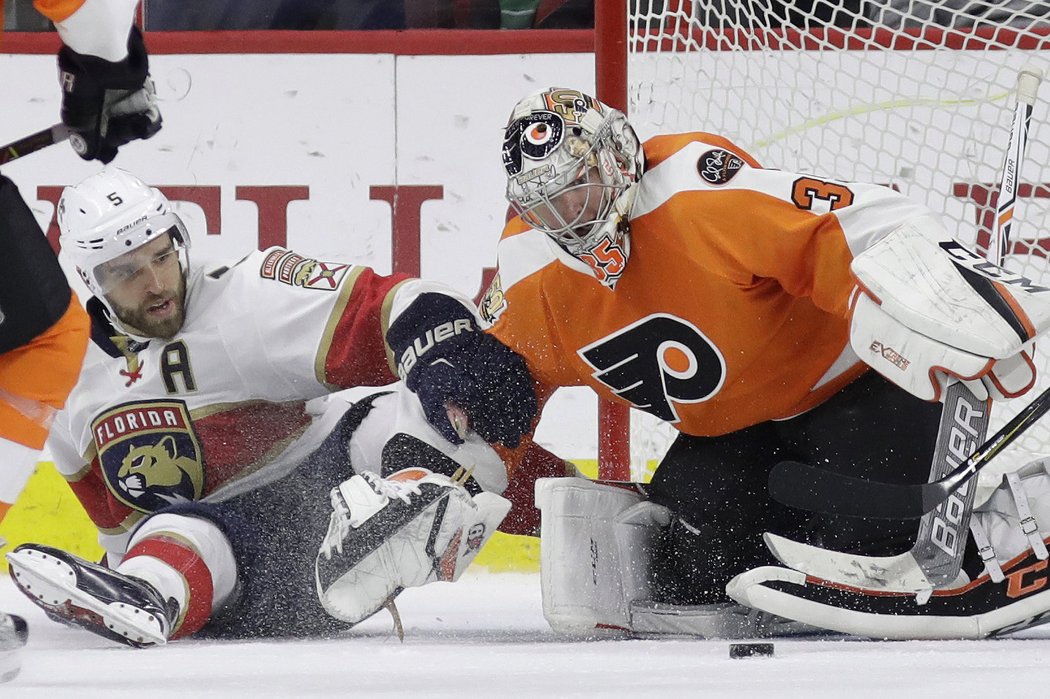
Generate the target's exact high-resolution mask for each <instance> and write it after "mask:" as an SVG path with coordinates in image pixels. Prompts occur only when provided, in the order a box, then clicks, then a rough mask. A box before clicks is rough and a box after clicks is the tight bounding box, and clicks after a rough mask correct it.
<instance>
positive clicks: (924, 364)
mask: <svg viewBox="0 0 1050 699" xmlns="http://www.w3.org/2000/svg"><path fill="white" fill-rule="evenodd" d="M943 236H944V231H943V229H942V228H941V227H940V224H938V223H937V221H935V220H933V219H932V218H926V217H924V218H920V219H917V220H916V221H914V222H911V223H908V224H905V225H903V226H901V227H900V228H898V229H896V230H894V231H893V232H891V233H890V234H889V235H887V236H886V237H885V238H883V239H882V240H881V241H879V242H878V243H876V244H874V245H872V246H871V247H870V248H868V249H866V250H865V251H864V252H862V253H860V254H859V255H857V257H856V258H855V259H854V260H853V263H852V265H851V267H850V269H851V271H852V272H853V274H854V275H855V276H856V278H857V280H858V282H859V284H860V288H859V291H858V292H856V293H855V294H854V297H853V299H852V302H851V310H852V314H853V315H852V321H851V323H850V344H851V345H852V347H853V350H854V351H855V352H856V353H857V355H858V356H859V357H860V358H861V359H862V360H863V361H864V362H865V363H867V364H868V365H869V366H871V367H872V368H874V369H875V370H876V371H878V372H879V373H880V374H882V375H883V376H885V377H886V378H888V379H889V380H890V381H892V382H894V383H895V384H897V385H898V386H900V387H901V388H903V389H904V390H906V391H908V392H909V393H911V394H913V395H915V396H918V397H919V398H922V399H924V400H929V401H936V400H940V399H941V396H942V395H943V393H944V389H945V386H946V383H947V381H948V378H949V376H955V377H957V378H959V379H960V380H962V381H964V382H965V383H966V384H967V386H968V387H969V388H970V390H971V391H972V392H973V394H974V396H975V397H976V398H977V399H978V400H984V399H987V398H992V399H995V400H1001V399H1007V398H1015V397H1017V396H1020V395H1022V394H1024V393H1025V392H1027V391H1028V390H1029V389H1030V388H1031V387H1032V386H1033V385H1034V384H1035V374H1036V370H1035V365H1034V364H1033V362H1032V341H1033V340H1034V339H1035V337H1036V336H1037V335H1040V334H1042V333H1043V332H1044V331H1045V330H1046V329H1047V328H1048V327H1050V289H1048V288H1046V287H1043V286H1039V285H1036V284H1034V283H1033V282H1032V281H1031V280H1029V279H1027V278H1025V277H1022V276H1020V275H1017V274H1014V273H1012V272H1009V271H1007V270H1005V269H1003V268H1002V267H999V266H997V265H994V264H992V263H991V262H988V261H987V260H985V259H984V258H983V257H981V256H980V255H977V254H976V253H974V252H971V251H969V250H967V249H966V248H964V247H963V246H961V245H959V244H958V243H956V242H955V241H951V240H935V239H939V238H941V237H943Z"/></svg>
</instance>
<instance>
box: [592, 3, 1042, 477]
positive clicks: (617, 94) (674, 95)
mask: <svg viewBox="0 0 1050 699" xmlns="http://www.w3.org/2000/svg"><path fill="white" fill-rule="evenodd" d="M596 5H597V6H598V7H599V8H600V10H599V11H598V12H597V25H596V33H595V53H596V70H597V78H598V83H597V84H598V89H599V95H598V96H599V98H600V99H604V100H606V101H608V102H610V103H611V104H613V105H615V106H622V107H624V108H626V110H627V112H628V115H629V117H630V119H631V122H632V123H633V124H634V125H635V128H636V129H637V130H638V132H639V135H640V136H641V137H642V139H643V140H644V139H646V138H649V137H651V136H653V135H655V134H658V133H672V132H680V131H691V130H704V131H710V132H715V133H719V134H720V135H723V136H726V137H728V138H729V139H730V140H732V141H734V142H735V143H737V144H738V145H739V146H740V147H742V148H744V149H745V150H747V151H749V152H750V153H751V154H752V155H754V156H755V157H756V158H757V159H758V161H759V162H761V163H763V164H764V165H766V166H768V167H776V168H784V169H790V170H794V171H801V172H814V173H820V174H822V175H828V176H832V177H835V178H839V179H843V180H855V181H867V182H876V183H880V184H884V185H886V186H891V187H894V188H896V189H899V190H901V191H903V192H904V193H906V194H908V195H909V196H911V197H913V198H915V199H918V200H920V201H923V202H925V203H926V204H927V205H928V206H929V207H930V208H931V209H933V210H934V211H937V212H939V213H941V214H942V215H943V217H944V222H945V224H946V226H947V227H948V229H949V231H951V232H952V233H953V235H955V237H956V238H957V239H958V240H960V241H961V242H963V243H964V244H966V245H970V246H976V247H978V248H981V247H984V246H986V245H987V244H988V240H989V232H990V230H991V226H992V221H993V219H994V215H995V204H996V199H997V192H998V184H997V183H998V182H999V178H1000V170H1001V168H1002V164H1003V159H1004V154H1005V150H1006V147H1007V141H1008V136H1009V132H1010V125H1011V119H1012V112H1013V105H1014V100H1015V96H1014V89H1015V85H1016V81H1017V76H1018V73H1019V72H1020V71H1021V70H1022V69H1025V68H1034V69H1036V70H1041V71H1043V72H1044V73H1047V72H1048V69H1050V7H1045V5H1046V4H1045V3H1035V2H1033V3H1029V4H1027V5H1026V4H1025V3H1010V4H1009V5H1010V6H1011V7H1013V6H1017V5H1021V6H1022V7H1021V9H1017V10H1012V11H1007V10H1002V9H998V8H992V9H989V7H988V6H987V5H988V4H986V3H976V4H972V3H971V5H972V6H974V7H976V6H977V5H984V6H985V7H983V8H979V9H977V10H975V11H976V12H983V13H985V14H983V15H981V16H973V15H968V14H965V13H963V12H961V11H949V10H947V9H945V8H944V7H943V6H941V7H938V8H937V11H936V12H933V11H932V10H931V9H930V8H932V5H930V4H929V3H925V4H924V3H922V2H918V1H917V2H913V3H898V2H895V0H885V1H884V2H880V3H877V5H878V7H877V8H876V7H874V6H875V5H876V3H862V2H850V0H808V1H805V2H794V3H782V5H783V6H784V8H790V9H783V8H782V9H779V10H777V11H773V10H770V9H769V8H770V7H771V4H770V3H768V2H759V1H758V0H603V1H602V2H600V3H596ZM898 5H900V6H907V7H910V8H912V10H911V11H910V13H909V12H906V11H903V10H900V11H898V10H895V9H893V8H894V7H896V6H898ZM924 5H925V9H924V7H923V6H924ZM851 6H855V7H860V8H864V9H866V10H867V14H866V15H865V14H861V13H860V12H859V11H852V12H851V11H850V10H849V9H848V8H850V7H851ZM916 8H917V9H916ZM778 12H779V13H780V15H779V16H778V15H777V13H778ZM785 20H787V21H785ZM1048 90H1050V88H1047V87H1046V86H1044V87H1043V93H1044V94H1043V96H1042V97H1043V99H1042V100H1037V102H1036V105H1035V110H1034V114H1033V117H1032V125H1031V133H1030V139H1029V147H1028V156H1027V158H1026V159H1025V160H1024V163H1023V166H1022V168H1021V171H1020V177H1019V186H1018V188H1017V195H1018V202H1017V207H1016V219H1017V223H1016V228H1015V232H1014V239H1013V243H1012V246H1011V249H1010V250H1009V255H1008V256H1007V257H1006V260H1005V266H1006V267H1007V268H1009V269H1011V270H1013V271H1016V272H1019V273H1021V274H1024V275H1025V276H1027V277H1029V278H1031V279H1033V280H1034V281H1037V282H1039V281H1042V282H1047V283H1050V273H1048V272H1047V257H1048V256H1050V128H1047V126H1046V125H1045V123H1044V122H1045V121H1046V120H1047V116H1048V110H1047V104H1048V103H1050V91H1048ZM1044 344H1045V343H1044ZM1040 350H1041V352H1040V354H1042V355H1043V356H1042V358H1041V359H1040V372H1041V379H1040V382H1039V385H1040V386H1044V385H1046V384H1047V383H1050V379H1048V376H1050V364H1048V363H1047V359H1046V355H1047V352H1046V350H1045V348H1040ZM1026 400H1027V399H1026V398H1021V399H1019V402H1018V404H1017V405H1015V406H1011V405H1007V406H1006V407H1005V408H1004V407H1001V406H997V407H996V408H995V410H993V417H992V420H993V425H992V429H995V428H996V426H997V425H998V424H1001V423H1002V422H1003V421H1005V419H1006V418H1007V417H1009V415H1011V414H1012V413H1013V412H1015V411H1016V409H1018V408H1019V407H1021V405H1023V403H1024V402H1025V401H1026ZM602 413H603V414H602V416H601V418H600V419H601V424H600V434H602V435H603V440H602V447H603V448H604V452H603V451H602V450H600V452H599V461H600V472H601V474H602V475H603V476H605V477H612V478H628V477H630V478H634V479H644V478H646V477H647V474H648V473H650V472H651V469H652V467H653V466H654V464H655V463H656V462H657V461H658V460H659V458H660V457H661V456H662V453H663V450H665V449H666V447H667V446H668V445H669V444H670V441H671V440H672V439H673V438H674V436H675V434H676V433H675V432H674V430H673V428H670V427H669V426H667V425H663V424H660V423H659V422H658V421H656V420H654V419H652V418H650V417H649V416H647V415H645V414H642V413H640V412H639V411H633V410H632V411H630V413H631V415H630V417H625V413H626V409H622V408H617V409H613V410H603V411H602ZM610 414H611V417H610ZM627 434H629V435H630V438H629V439H628V440H626V441H627V442H628V444H627V445H624V443H623V442H624V439H623V437H624V435H627ZM1020 441H1021V442H1022V443H1021V444H1020V445H1019V446H1018V447H1016V448H1014V449H1012V452H1011V453H1008V454H1004V455H1003V457H1000V461H1001V462H1002V463H1001V464H1000V467H999V470H1000V471H1001V470H1004V469H1009V468H1013V467H1016V466H1018V465H1020V464H1021V463H1023V462H1024V461H1026V460H1027V459H1028V458H1030V457H1031V456H1032V455H1034V454H1041V453H1043V452H1050V429H1048V428H1047V427H1037V428H1035V429H1033V431H1032V433H1031V434H1030V435H1028V436H1027V437H1026V438H1025V439H1023V440H1020ZM625 464H629V466H625Z"/></svg>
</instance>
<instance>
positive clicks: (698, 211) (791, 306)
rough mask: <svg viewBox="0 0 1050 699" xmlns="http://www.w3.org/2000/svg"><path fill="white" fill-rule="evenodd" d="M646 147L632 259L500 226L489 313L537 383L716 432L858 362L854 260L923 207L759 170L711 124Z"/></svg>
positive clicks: (831, 381)
mask: <svg viewBox="0 0 1050 699" xmlns="http://www.w3.org/2000/svg"><path fill="white" fill-rule="evenodd" d="M644 150H645V156H646V171H645V173H644V174H643V176H642V177H641V180H640V182H639V184H638V189H637V196H636V199H635V202H634V206H633V209H632V210H631V215H630V234H629V241H630V244H629V256H627V259H626V260H625V259H624V256H620V255H617V254H616V253H617V252H618V251H617V250H616V249H611V250H610V249H609V248H608V247H605V248H601V246H599V247H600V248H601V249H599V250H595V251H594V255H593V257H592V260H591V262H590V263H589V264H584V263H583V262H582V261H581V260H580V259H578V258H576V257H573V256H572V255H570V254H568V253H567V252H566V251H565V250H563V249H562V248H560V247H559V246H558V245H557V244H556V243H555V242H554V241H553V240H552V239H551V238H549V237H548V236H547V235H546V234H544V233H543V232H541V231H538V230H533V229H531V228H529V227H528V225H527V224H525V223H524V222H523V221H522V220H521V218H515V219H513V220H512V221H510V222H509V223H508V224H507V227H506V228H505V230H504V233H503V237H502V240H501V241H500V244H499V248H498V260H499V273H498V275H497V277H496V279H495V280H494V282H493V284H492V287H491V288H490V289H489V292H488V294H487V296H486V298H485V300H484V301H483V303H482V313H483V315H485V316H486V318H487V319H488V320H489V321H490V322H492V323H493V327H492V330H491V331H492V332H493V333H495V334H496V335H497V337H499V338H500V339H501V340H502V341H503V342H504V343H506V344H508V345H509V346H511V347H512V348H514V349H515V350H516V351H518V352H519V353H521V354H522V355H523V356H524V357H525V359H526V361H527V362H528V365H529V368H530V369H531V371H532V372H533V375H534V377H535V378H536V380H537V381H538V382H539V383H541V384H543V385H544V387H543V389H542V390H541V391H540V393H541V398H546V397H547V396H549V395H550V393H551V392H552V391H553V388H555V387H558V386H576V385H587V386H590V387H592V388H593V389H594V390H595V391H597V392H598V393H599V395H601V396H602V397H603V398H607V399H612V400H616V401H618V402H621V403H627V404H629V405H631V406H632V407H635V408H638V409H641V410H644V411H646V412H649V413H651V414H653V415H655V416H657V417H659V418H661V419H663V420H665V421H667V422H670V423H672V424H673V425H675V426H676V427H677V428H678V429H679V430H681V431H682V432H685V433H687V434H691V435H698V436H715V435H721V434H726V433H728V432H733V431H736V430H739V429H742V428H744V427H747V426H749V425H753V424H756V423H759V422H763V421H766V420H771V419H778V418H787V417H791V416H793V415H796V414H798V413H801V412H803V411H805V410H808V409H810V408H812V407H814V406H816V405H818V404H819V403H821V402H823V401H824V400H826V399H827V398H829V397H830V396H831V395H832V394H834V393H835V392H836V391H838V390H840V389H841V388H842V387H843V386H845V385H846V384H847V383H849V382H850V381H852V380H854V379H855V378H856V377H858V376H859V375H860V374H861V373H863V372H864V371H865V369H866V367H865V366H864V365H863V364H862V363H861V362H860V361H859V360H858V358H857V356H856V355H855V354H854V353H853V351H852V350H851V349H850V346H849V304H850V298H851V294H852V292H853V290H854V288H855V281H854V278H853V276H852V274H851V273H850V269H849V266H850V262H851V261H852V259H853V257H854V256H855V255H856V254H858V253H859V252H861V251H862V250H864V249H866V248H867V247H869V246H870V245H872V244H873V243H875V242H876V241H877V240H879V239H880V238H882V237H883V236H885V235H886V234H888V233H889V232H891V231H892V230H894V229H895V228H896V227H897V226H899V225H900V224H901V223H902V222H904V221H905V220H908V219H910V218H912V217H915V216H920V215H929V210H928V209H926V208H925V207H923V206H921V205H919V204H917V203H915V202H912V201H910V200H908V199H907V198H905V197H903V196H902V195H900V194H898V193H897V192H894V191H893V190H891V189H889V188H886V187H881V186H877V185H870V184H852V183H840V182H834V181H827V180H822V179H817V178H815V177H811V176H807V175H802V174H795V173H788V172H783V171H778V170H766V169H762V168H761V167H760V166H759V165H758V163H756V162H755V161H754V159H752V158H751V157H750V156H749V155H748V154H746V153H745V152H743V151H742V150H740V149H739V148H737V147H736V146H734V145H733V144H731V143H730V142H728V141H726V140H725V139H723V138H720V137H717V136H713V135H710V134H705V133H692V134H681V135H670V136H660V137H656V138H653V139H652V140H650V141H648V142H647V143H646V144H645V146H644ZM600 280H604V281H605V283H604V284H603V283H602V282H601V281H600Z"/></svg>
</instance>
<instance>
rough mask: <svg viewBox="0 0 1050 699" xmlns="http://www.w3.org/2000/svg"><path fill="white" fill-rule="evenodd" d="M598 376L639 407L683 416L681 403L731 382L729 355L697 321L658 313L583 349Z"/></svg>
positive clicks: (668, 418)
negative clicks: (678, 405) (728, 379)
mask: <svg viewBox="0 0 1050 699" xmlns="http://www.w3.org/2000/svg"><path fill="white" fill-rule="evenodd" d="M577 353H578V354H579V355H580V357H581V358H582V359H583V360H584V361H585V362H587V363H588V364H589V365H590V366H591V367H592V368H593V369H594V373H593V374H592V376H593V377H594V378H595V380H596V381H598V382H600V383H602V384H603V385H605V386H607V387H608V388H609V389H610V390H612V392H613V393H615V394H617V395H618V396H620V397H621V398H625V399H627V400H628V401H630V402H631V403H632V404H633V405H634V406H635V407H636V408H638V409H639V410H644V411H646V412H647V413H650V414H652V415H655V416H656V417H658V418H660V419H661V420H665V421H666V422H671V423H676V422H678V421H679V417H678V411H677V409H676V408H675V404H676V403H701V402H703V401H706V400H708V399H710V398H711V397H712V396H714V395H715V394H716V393H718V391H719V390H721V388H722V384H723V383H724V382H725V373H726V366H725V359H723V357H722V353H721V352H719V351H718V348H717V347H715V345H714V343H712V342H711V341H710V340H709V339H708V338H707V336H706V335H704V334H703V333H702V332H700V330H699V329H698V328H697V327H696V326H695V325H693V324H692V323H690V322H688V321H686V320H682V319H681V318H678V317H676V316H673V315H669V314H665V313H654V314H653V315H650V316H648V317H646V318H643V319H641V320H639V321H638V322H636V323H633V324H631V325H629V326H627V327H626V328H623V329H622V330H618V331H616V332H615V333H613V334H611V335H609V336H607V337H604V338H602V339H601V340H599V341H597V342H595V343H593V344H591V345H589V346H587V347H584V348H583V349H581V350H578V352H577Z"/></svg>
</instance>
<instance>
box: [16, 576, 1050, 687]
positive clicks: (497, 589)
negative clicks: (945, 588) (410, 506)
mask: <svg viewBox="0 0 1050 699" xmlns="http://www.w3.org/2000/svg"><path fill="white" fill-rule="evenodd" d="M398 607H399V608H400V610H401V617H402V620H403V621H404V624H405V631H406V636H405V641H404V643H400V642H399V641H398V640H397V638H396V637H395V636H394V635H393V634H392V633H391V632H390V628H391V624H390V621H389V617H387V616H385V612H384V613H382V614H383V616H381V617H380V618H374V619H371V620H369V621H367V622H365V623H364V624H362V625H361V626H359V627H358V629H357V630H355V631H353V632H350V633H349V634H348V635H347V636H346V637H345V638H340V639H338V640H329V641H285V642H276V641H256V642H247V641H246V642H214V641H209V642H204V641H178V642H175V643H172V644H171V645H169V646H166V647H161V648H152V649H148V650H133V649H130V648H126V647H124V646H118V645H115V644H111V643H109V642H107V641H105V640H103V639H101V638H98V637H96V636H93V635H91V634H89V633H87V632H84V631H81V630H78V629H71V628H67V627H64V626H60V625H58V624H56V623H54V622H51V621H50V620H48V619H47V618H46V617H45V616H44V615H43V613H42V612H40V611H38V610H37V609H36V608H35V607H34V606H33V605H32V604H30V603H29V602H28V600H26V599H24V598H23V597H22V596H21V594H20V593H19V592H18V591H17V590H16V589H15V588H14V587H13V585H12V584H11V583H10V581H9V579H8V578H7V577H5V576H0V608H2V609H5V610H9V611H13V612H16V613H18V614H22V615H23V616H25V617H26V618H27V619H28V620H29V625H30V640H29V645H28V646H27V647H26V648H25V649H23V651H22V671H21V674H20V675H19V676H18V677H17V678H16V679H15V680H14V681H13V682H10V683H7V684H2V685H0V697H2V698H3V699H7V698H8V697H77V698H78V699H80V698H86V697H105V698H106V699H113V698H114V697H136V698H144V697H145V698H148V697H181V698H184V699H190V698H195V697H224V698H236V697H337V696H338V697H350V696H360V697H372V696H379V697H400V696H418V697H499V698H500V699H502V698H505V697H540V696H542V697H547V698H553V697H572V696H603V697H684V696H690V697H805V698H806V699H809V698H811V697H836V698H839V699H843V698H844V699H858V698H861V697H873V698H875V697H877V698H878V699H901V698H905V697H922V698H923V699H934V698H936V697H951V698H952V699H962V697H968V696H977V697H994V696H1007V695H1010V694H1014V695H1016V696H1039V695H1041V694H1042V692H1044V691H1046V690H1045V688H1046V686H1047V685H1046V683H1047V681H1048V680H1050V631H1032V632H1029V633H1028V634H1027V635H1026V636H1025V637H1023V638H1017V637H1015V638H1011V639H1007V640H991V641H952V642H930V641H911V642H871V641H859V640H843V639H837V640H827V639H825V640H777V641H776V656H775V657H773V658H747V659H737V660H732V659H730V658H729V643H728V642H727V641H698V640H692V639H664V640H597V641H594V640H592V641H586V640H572V639H565V638H562V637H558V636H555V635H554V633H553V632H551V631H550V630H549V629H548V628H547V625H546V623H545V622H544V620H543V615H542V612H541V606H540V590H539V577H538V576H536V575H527V574H488V573H477V574H469V575H468V576H467V577H465V578H464V579H463V580H461V581H460V582H458V583H455V584H446V583H439V584H433V585H428V586H427V587H424V588H419V589H412V590H408V591H406V592H405V593H404V594H402V595H401V597H400V598H399V599H398Z"/></svg>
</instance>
